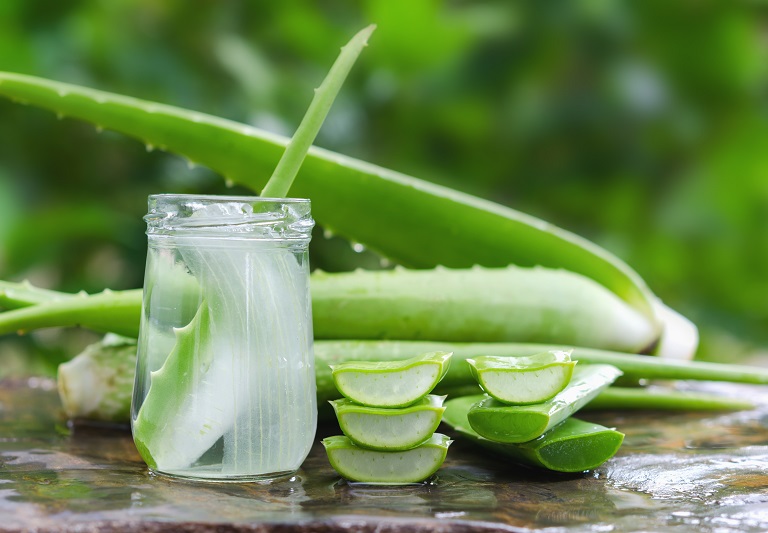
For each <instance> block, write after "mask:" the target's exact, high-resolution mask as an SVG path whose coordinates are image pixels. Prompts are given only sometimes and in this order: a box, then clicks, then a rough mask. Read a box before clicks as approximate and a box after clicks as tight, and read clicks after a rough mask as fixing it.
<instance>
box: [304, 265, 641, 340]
mask: <svg viewBox="0 0 768 533" xmlns="http://www.w3.org/2000/svg"><path fill="white" fill-rule="evenodd" d="M312 313H313V316H314V332H315V338H318V339H351V338H355V339H400V340H432V341H457V342H473V341H474V342H505V341H506V342H559V343H563V344H572V345H574V346H589V347H593V348H602V349H613V350H620V351H628V352H637V351H642V350H644V349H648V348H649V347H650V346H652V345H653V343H654V342H655V341H656V330H655V328H654V325H653V323H652V322H650V321H649V320H648V319H647V318H646V317H645V316H644V315H642V314H641V313H639V312H637V311H636V310H635V309H633V308H632V307H630V306H629V305H627V304H626V303H625V302H624V301H622V300H621V299H619V298H618V297H616V295H614V294H613V293H612V292H610V291H608V290H606V289H605V287H603V286H601V285H599V284H598V283H595V282H594V281H593V280H591V279H589V278H586V277H584V276H581V275H579V274H574V273H573V272H568V271H566V270H555V269H551V268H541V267H538V268H521V267H516V266H510V267H507V268H492V269H488V268H481V267H475V268H468V269H447V268H437V269H434V270H407V269H404V268H396V269H395V270H388V271H366V270H357V271H355V272H349V273H340V274H328V273H325V272H315V273H313V275H312Z"/></svg>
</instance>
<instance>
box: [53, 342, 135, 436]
mask: <svg viewBox="0 0 768 533" xmlns="http://www.w3.org/2000/svg"><path fill="white" fill-rule="evenodd" d="M135 367H136V340H135V339H131V338H126V337H120V336H117V335H113V334H108V335H106V336H105V337H104V338H103V339H102V340H101V341H99V342H98V343H94V344H91V345H90V346H88V347H86V348H85V350H83V352H82V353H80V354H79V355H78V356H77V357H75V358H73V359H72V360H70V361H67V362H66V363H62V364H60V365H59V370H58V377H57V380H56V382H57V385H58V389H59V397H60V398H61V403H62V405H63V406H64V412H65V413H66V414H67V416H69V417H70V418H88V419H91V420H101V421H106V422H118V423H125V422H127V421H128V420H129V419H130V411H131V391H132V389H133V376H134V370H135Z"/></svg>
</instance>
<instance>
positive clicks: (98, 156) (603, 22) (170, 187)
mask: <svg viewBox="0 0 768 533" xmlns="http://www.w3.org/2000/svg"><path fill="white" fill-rule="evenodd" d="M369 23H377V24H378V26H379V27H378V30H377V32H376V33H375V35H374V36H373V38H372V40H371V46H370V47H369V48H368V49H367V50H366V51H365V53H364V54H363V56H362V57H361V59H360V61H359V62H358V64H357V65H356V66H355V69H354V71H353V73H352V76H351V78H350V79H349V81H348V82H347V84H346V86H345V88H344V90H343V92H342V94H341V96H340V98H339V99H338V100H337V103H336V104H335V107H334V109H333V111H332V113H331V116H330V117H329V119H328V121H327V123H326V126H325V127H324V129H323V130H322V131H321V133H320V136H319V138H318V140H317V144H318V145H320V146H323V147H325V148H329V149H331V150H335V151H338V152H342V153H345V154H348V155H351V156H355V157H358V158H362V159H366V160H369V161H371V162H374V163H377V164H380V165H382V166H386V167H389V168H393V169H396V170H399V171H402V172H405V173H408V174H411V175H414V176H417V177H420V178H424V179H427V180H431V181H435V182H438V183H442V184H445V185H448V186H451V187H455V188H457V189H460V190H463V191H466V192H469V193H472V194H476V195H479V196H482V197H486V198H491V199H494V200H496V201H499V202H501V203H503V204H506V205H509V206H511V207H514V208H516V209H519V210H522V211H524V212H527V213H530V214H533V215H536V216H539V217H541V218H544V219H545V220H548V221H550V222H553V223H555V224H557V225H559V226H562V227H564V228H567V229H569V230H572V231H574V232H576V233H579V234H581V235H583V236H585V237H587V238H589V239H591V240H594V241H595V242H597V243H599V244H601V245H602V246H604V247H606V248H608V249H609V250H611V251H613V252H614V253H616V254H617V255H619V256H620V257H622V258H623V259H625V260H626V261H627V262H628V263H629V264H630V265H632V266H633V267H634V268H635V269H636V270H637V271H638V272H639V273H640V274H641V275H642V276H643V277H644V278H645V279H646V281H647V282H648V283H649V285H650V286H651V287H652V288H653V290H654V291H655V292H656V293H657V294H658V295H659V296H660V297H662V298H663V299H664V300H665V301H666V302H667V303H669V304H670V305H671V306H672V307H674V308H676V309H678V310H680V311H681V312H683V313H684V314H686V315H687V316H689V317H690V318H692V319H693V320H694V321H695V322H696V323H697V324H698V325H699V327H700V331H701V334H702V339H703V344H702V347H701V350H700V357H702V358H709V359H720V360H734V359H741V360H749V361H750V362H758V363H761V364H768V349H766V347H768V303H767V302H768V274H767V272H768V149H766V147H765V146H764V145H766V144H768V40H767V39H766V35H767V34H768V33H767V30H768V6H766V5H765V4H762V3H760V2H738V1H737V2H718V1H714V0H697V1H692V0H677V1H674V2H667V1H661V0H644V1H636V2H611V1H608V0H569V1H540V2H509V1H486V2H482V1H474V2H470V1H447V2H438V1H435V0H419V1H412V0H387V1H384V0H367V1H356V2H352V1H317V0H312V1H289V2H268V1H250V2H223V1H214V0H199V1H195V2H190V1H188V0H166V1H161V2H158V1H156V0H89V1H85V0H81V1H77V0H69V1H61V0H2V2H0V70H8V71H15V72H21V73H25V74H33V75H37V76H43V77H48V78H52V79H55V80H60V81H66V82H71V83H77V84H82V85H87V86H91V87H96V88H100V89H104V90H108V91H113V92H118V93H123V94H128V95H132V96H136V97H140V98H144V99H150V100H157V101H161V102H165V103H171V104H175V105H180V106H183V107H188V108H192V109H196V110H200V111H203V112H207V113H211V114H215V115H220V116H223V117H227V118H230V119H235V120H238V121H242V122H247V123H250V124H252V125H254V126H258V127H261V128H265V129H268V130H271V131H275V132H279V133H282V134H286V135H290V134H292V132H293V130H294V128H295V127H296V125H297V124H298V122H299V121H300V119H301V116H302V115H303V113H304V110H305V109H306V107H307V105H308V103H309V100H310V99H311V96H312V88H313V87H314V86H316V85H317V84H319V83H320V81H321V80H322V78H323V76H324V75H325V72H326V71H327V69H328V68H329V66H330V64H331V63H332V62H333V60H334V59H335V57H336V55H337V53H338V48H339V46H341V45H342V44H343V43H344V42H346V40H347V39H348V38H349V37H351V35H352V34H353V33H354V32H355V31H356V30H358V29H360V28H361V27H363V26H364V25H367V24H369ZM0 117H2V119H1V120H0V278H2V279H12V280H21V279H24V278H29V279H30V280H32V281H33V282H34V283H36V284H39V285H42V286H45V287H51V288H58V289H63V290H71V291H76V290H80V289H85V290H88V291H97V290H101V289H102V288H104V287H112V288H115V289H122V288H133V287H139V286H141V283H142V275H143V268H144V258H145V247H146V241H145V236H144V233H143V231H144V225H143V222H142V220H141V216H142V215H143V214H144V212H145V208H146V196H147V195H148V194H151V193H158V192H199V193H211V194H215V193H232V192H235V193H240V192H245V191H242V190H238V189H234V190H233V189H227V188H226V187H225V185H224V183H223V180H222V179H220V177H218V176H216V175H215V174H213V173H212V172H210V171H207V170H206V169H203V168H188V166H187V164H186V163H185V162H184V161H183V160H182V159H180V158H177V157H175V156H172V155H168V154H164V153H159V152H147V150H146V149H145V147H144V146H142V145H141V144H140V143H138V142H136V141H133V140H130V139H127V138H125V137H123V136H121V135H118V134H115V133H110V132H103V133H98V132H97V131H95V129H94V128H93V127H92V126H90V125H87V124H85V123H81V122H77V121H74V120H69V119H63V120H59V119H57V117H56V116H54V115H52V114H51V113H49V112H46V111H41V110H38V109H34V108H30V107H25V106H21V105H18V104H14V103H11V102H8V101H4V100H2V101H0ZM312 261H313V265H314V266H319V267H323V268H326V269H329V270H340V269H347V268H351V267H353V266H355V265H357V264H363V265H367V266H375V265H377V264H378V260H377V258H375V257H371V256H369V255H368V254H367V253H363V254H356V253H355V252H354V251H352V250H351V248H350V247H349V245H348V244H346V243H343V242H341V241H340V240H339V239H337V238H333V239H324V238H323V237H322V232H321V231H320V232H318V235H317V238H316V239H315V240H314V241H313V245H312ZM94 339H95V336H92V335H91V334H89V333H88V332H84V331H66V332H62V331H42V332H38V333H35V334H32V335H29V336H26V337H24V338H14V337H8V338H5V339H3V340H2V346H0V349H1V350H2V352H1V353H2V354H3V355H2V357H1V358H0V361H1V364H0V376H9V375H19V374H25V373H30V372H32V373H41V372H50V371H51V370H52V368H54V367H53V364H52V363H51V362H52V361H53V362H55V361H56V360H59V359H64V358H68V357H70V356H71V355H73V354H74V353H75V352H76V351H77V350H79V349H80V348H81V347H82V346H83V345H84V344H85V343H87V342H89V341H91V340H94ZM30 353H38V354H43V355H44V357H43V358H37V359H30V358H31V356H30V355H29V354H30ZM30 360H32V361H33V364H32V365H29V364H28V363H29V361H30Z"/></svg>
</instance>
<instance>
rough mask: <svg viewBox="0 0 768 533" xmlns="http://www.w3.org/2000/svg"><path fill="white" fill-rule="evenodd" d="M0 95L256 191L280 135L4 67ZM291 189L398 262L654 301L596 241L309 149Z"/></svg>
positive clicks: (331, 222) (646, 309) (279, 148)
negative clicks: (539, 271) (521, 275)
mask: <svg viewBox="0 0 768 533" xmlns="http://www.w3.org/2000/svg"><path fill="white" fill-rule="evenodd" d="M0 95H3V96H6V97H9V98H11V99H14V100H17V101H20V102H26V103H31V104H34V105H36V106H40V107H43V108H47V109H50V110H53V111H55V112H56V113H58V114H60V115H64V116H72V117H76V118H79V119H83V120H86V121H89V122H92V123H93V124H95V125H97V126H99V127H101V128H108V129H112V130H116V131H120V132H123V133H125V134H127V135H131V136H133V137H136V138H138V139H140V140H141V141H143V142H144V143H146V144H147V145H151V146H154V147H157V148H160V149H163V150H168V151H171V152H174V153H177V154H180V155H182V156H184V157H187V158H188V159H189V160H191V161H193V162H195V163H198V164H202V165H205V166H208V167H209V168H211V169H213V170H215V171H217V172H219V173H221V174H222V175H223V176H224V177H226V178H227V179H229V180H231V181H233V182H235V183H240V184H243V185H245V186H248V187H251V188H253V189H254V190H260V189H261V188H262V187H264V184H265V182H266V177H267V176H269V175H270V174H271V173H272V169H273V168H274V167H275V165H276V164H277V162H278V160H279V159H280V156H281V154H282V153H283V151H284V149H285V146H286V144H287V142H288V140H287V139H286V138H284V137H281V136H278V135H273V134H270V133H268V132H265V131H262V130H259V129H256V128H253V127H250V126H247V125H244V124H240V123H237V122H233V121H229V120H224V119H221V118H217V117H213V116H209V115H205V114H202V113H196V112H191V111H187V110H184V109H180V108H177V107H172V106H168V105H162V104H157V103H152V102H147V101H143V100H138V99H135V98H130V97H126V96H119V95H115V94H111V93H107V92H103V91H97V90H93V89H87V88H83V87H79V86H75V85H69V84H64V83H58V82H53V81H49V80H45V79H41V78H35V77H31V76H24V75H20V74H14V73H0ZM300 174H301V178H300V179H299V180H297V182H296V184H295V185H294V187H293V192H294V194H295V195H297V196H302V197H307V198H311V199H312V209H313V212H314V215H315V217H316V218H317V220H318V221H320V222H321V223H322V224H323V225H324V226H325V227H326V228H327V229H329V230H331V231H334V232H336V233H337V234H339V235H342V236H344V237H347V238H348V239H350V240H353V241H356V242H360V243H363V244H365V245H366V246H368V247H369V248H371V249H374V250H376V251H378V252H380V253H382V254H383V255H385V256H387V257H390V258H392V259H394V260H396V261H398V262H400V263H402V264H404V265H407V266H414V267H432V266H435V265H439V264H442V265H445V266H450V267H468V266H472V265H474V264H480V265H484V266H506V265H508V264H517V265H521V266H534V265H542V266H548V267H553V268H564V269H567V270H570V271H573V272H577V273H580V274H582V275H585V276H587V277H589V278H592V279H594V280H595V281H597V282H598V283H600V284H602V285H604V286H605V287H607V288H608V289H610V290H611V291H613V292H614V293H615V294H617V295H618V296H619V297H620V298H622V299H623V300H625V301H627V302H629V303H630V304H631V305H633V306H634V307H635V308H636V309H638V310H640V311H641V312H643V313H644V314H646V315H647V316H649V317H651V318H654V317H655V316H656V313H657V311H656V309H655V308H656V306H657V300H656V298H655V297H654V296H653V294H652V293H651V292H650V290H649V289H648V287H647V286H646V285H645V283H644V282H643V281H642V279H640V277H639V276H638V275H637V274H636V273H635V272H634V271H633V270H632V269H631V268H630V267H629V266H627V265H626V264H625V263H623V262H622V261H621V260H620V259H618V258H617V257H615V256H613V255H612V254H610V253H609V252H607V251H606V250H604V249H602V248H600V247H599V246H597V245H595V244H593V243H591V242H589V241H587V240H585V239H583V238H581V237H578V236H577V235H574V234H572V233H570V232H568V231H565V230H562V229H559V228H556V227H554V226H552V225H550V224H548V223H546V222H543V221H541V220H539V219H536V218H534V217H531V216H528V215H525V214H523V213H520V212H518V211H515V210H513V209H510V208H507V207H504V206H501V205H499V204H496V203H493V202H490V201H486V200H482V199H480V198H476V197H473V196H470V195H466V194H462V193H460V192H457V191H455V190H452V189H449V188H446V187H440V186H438V185H434V184H431V183H428V182H425V181H422V180H418V179H416V178H412V177H410V176H406V175H404V174H400V173H398V172H394V171H391V170H387V169H385V168H382V167H379V166H376V165H372V164H369V163H365V162H363V161H359V160H356V159H352V158H350V157H345V156H342V155H339V154H336V153H333V152H329V151H327V150H322V149H319V148H312V149H311V150H310V152H309V155H308V157H307V159H306V160H305V162H304V166H303V167H302V170H301V173H300Z"/></svg>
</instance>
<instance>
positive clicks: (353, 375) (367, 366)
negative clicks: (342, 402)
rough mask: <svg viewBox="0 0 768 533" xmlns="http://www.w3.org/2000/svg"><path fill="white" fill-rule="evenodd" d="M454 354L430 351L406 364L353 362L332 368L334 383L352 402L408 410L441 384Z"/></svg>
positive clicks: (407, 361)
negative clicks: (407, 407) (406, 407)
mask: <svg viewBox="0 0 768 533" xmlns="http://www.w3.org/2000/svg"><path fill="white" fill-rule="evenodd" d="M451 355H452V352H429V353H425V354H422V355H418V356H416V357H412V358H411V359H405V360H403V361H349V362H347V363H341V364H339V365H335V366H332V367H331V374H332V376H333V382H334V383H335V384H336V388H337V389H338V390H339V392H340V393H341V394H342V395H344V396H345V397H347V398H349V399H350V400H352V401H354V402H357V403H359V404H362V405H365V406H368V407H405V406H408V405H410V404H412V403H414V402H416V401H418V400H420V399H421V398H423V397H424V396H426V395H427V394H429V393H430V392H432V389H434V388H435V385H437V384H438V383H439V381H440V380H441V379H443V376H445V373H446V372H447V371H448V366H449V364H450V361H451Z"/></svg>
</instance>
